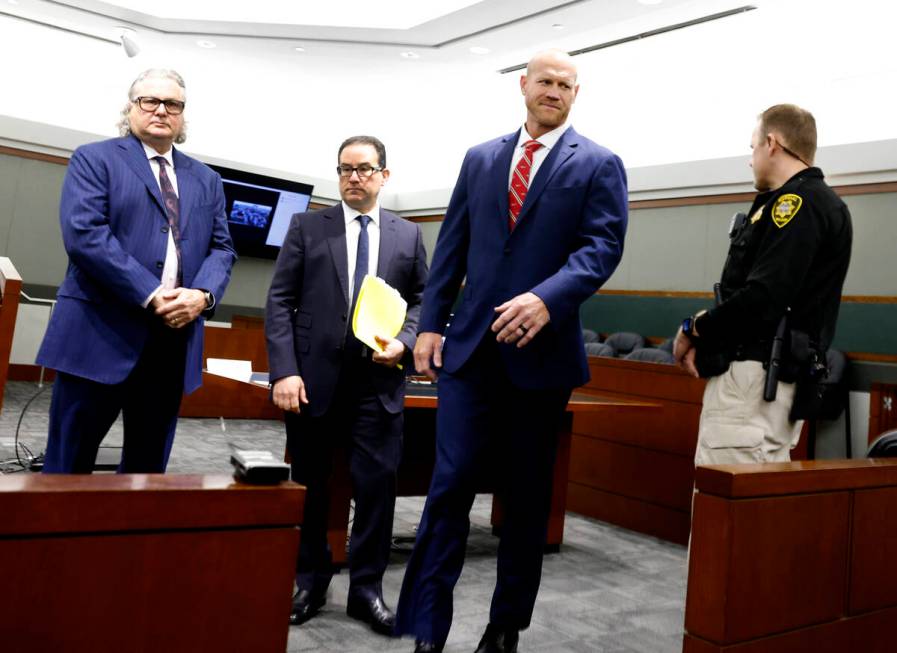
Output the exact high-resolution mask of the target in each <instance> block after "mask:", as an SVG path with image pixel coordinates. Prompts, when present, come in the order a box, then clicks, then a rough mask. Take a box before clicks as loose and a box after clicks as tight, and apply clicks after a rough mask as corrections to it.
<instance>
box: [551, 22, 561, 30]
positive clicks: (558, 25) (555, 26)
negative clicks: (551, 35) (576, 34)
mask: <svg viewBox="0 0 897 653" xmlns="http://www.w3.org/2000/svg"><path fill="white" fill-rule="evenodd" d="M552 27H553V28H554V29H564V25H563V23H555V24H554V25H552Z"/></svg>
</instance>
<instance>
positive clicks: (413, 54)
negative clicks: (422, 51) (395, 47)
mask: <svg viewBox="0 0 897 653" xmlns="http://www.w3.org/2000/svg"><path fill="white" fill-rule="evenodd" d="M400 56H402V57H405V58H406V59H420V55H419V54H418V53H417V52H412V51H411V50H406V51H405V52H401V53H400Z"/></svg>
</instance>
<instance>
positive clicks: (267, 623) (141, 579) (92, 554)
mask: <svg viewBox="0 0 897 653" xmlns="http://www.w3.org/2000/svg"><path fill="white" fill-rule="evenodd" d="M304 497H305V490H304V488H302V487H300V486H298V485H296V484H294V483H282V484H280V485H275V486H250V485H244V484H241V483H238V482H236V481H235V480H234V479H233V478H232V477H230V476H200V475H194V476H180V475H161V474H149V475H141V474H133V475H131V474H119V475H95V476H91V475H40V474H37V475H33V474H15V475H7V476H2V477H0V515H3V518H2V520H0V559H2V560H3V561H4V563H5V564H4V574H3V601H2V609H0V632H2V633H3V635H2V644H0V649H2V650H4V651H16V652H17V653H29V652H32V651H33V652H35V653H38V652H40V653H45V652H47V651H65V652H66V653H81V652H84V653H88V652H90V653H104V652H107V651H109V652H112V651H115V652H116V653H117V652H120V651H146V652H150V651H165V653H179V652H184V653H188V652H189V653H196V652H197V651H253V652H254V653H255V652H266V651H267V652H271V653H274V652H276V653H283V651H285V650H286V647H287V635H288V616H289V610H290V597H291V595H292V591H293V576H294V573H295V564H296V551H297V548H298V543H299V530H298V527H297V524H298V523H299V522H300V521H301V518H302V506H303V503H304Z"/></svg>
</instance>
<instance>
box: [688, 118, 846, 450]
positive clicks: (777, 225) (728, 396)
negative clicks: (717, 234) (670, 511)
mask: <svg viewBox="0 0 897 653" xmlns="http://www.w3.org/2000/svg"><path fill="white" fill-rule="evenodd" d="M751 148H752V150H753V153H752V155H751V164H750V165H751V167H752V168H753V172H754V185H755V187H756V188H757V190H758V191H760V192H759V194H758V195H757V197H756V198H755V199H754V203H753V205H752V206H751V209H750V213H748V214H747V216H744V215H742V214H739V216H740V219H736V220H735V224H733V226H732V229H731V232H730V237H731V244H730V247H729V255H728V258H727V260H726V264H725V267H724V268H723V274H722V279H721V282H720V291H721V292H720V293H719V295H718V304H717V305H716V306H715V307H714V308H712V309H710V310H709V311H702V312H701V313H699V314H697V315H695V316H693V317H688V318H686V319H685V320H684V321H683V323H682V328H680V330H679V332H678V334H677V335H676V341H675V345H674V352H673V353H674V356H675V357H676V360H677V362H679V364H680V365H681V366H682V367H683V368H685V369H686V370H687V371H689V372H690V373H691V374H693V375H694V376H705V377H711V378H710V379H709V381H708V383H707V387H706V389H705V391H704V406H703V410H702V411H701V420H700V427H699V431H698V446H697V451H696V453H695V463H696V464H698V465H708V464H731V463H752V462H774V461H788V460H790V451H791V449H793V448H794V446H795V445H796V444H797V441H798V438H799V437H800V429H801V425H802V422H801V421H800V420H799V419H797V418H798V417H800V416H801V415H800V414H799V413H800V412H801V411H800V410H796V411H794V412H792V404H793V403H794V399H795V390H796V388H804V387H812V385H813V380H814V377H813V375H814V374H815V375H816V376H817V377H818V376H820V375H824V367H823V366H822V365H823V364H824V361H825V351H826V349H827V348H828V346H829V344H830V343H831V341H832V338H833V336H834V332H835V322H836V321H837V317H838V308H839V306H840V303H841V288H842V286H843V284H844V277H845V276H846V274H847V267H848V264H849V262H850V248H851V241H852V233H853V231H852V226H851V221H850V212H849V211H848V210H847V206H846V205H845V204H844V202H842V201H841V199H840V198H839V197H838V196H837V195H836V194H835V192H834V191H833V190H832V189H831V188H830V187H829V186H828V185H827V184H826V183H825V181H824V180H823V179H824V178H823V174H822V171H821V170H820V169H819V168H816V167H813V157H814V155H815V153H816V121H815V120H814V118H813V116H812V114H811V113H810V112H808V111H806V110H804V109H801V108H800V107H797V106H795V105H793V104H779V105H776V106H773V107H770V108H769V109H767V110H766V111H764V112H763V113H762V114H761V115H760V116H759V121H758V124H757V127H756V129H755V130H754V133H753V137H752V138H751ZM736 218H738V216H736ZM783 317H784V318H785V320H784V321H783ZM777 341H778V345H777V346H776V347H775V348H774V346H773V345H774V344H775V343H776V342H777ZM779 348H781V355H780V356H779V355H778V353H776V354H773V350H774V349H775V350H776V351H777V352H778V350H779ZM776 356H778V358H776ZM771 359H775V360H774V361H773V360H771ZM770 367H772V368H774V369H775V370H776V371H777V372H778V380H777V381H776V379H775V378H773V379H771V380H770V381H771V383H770V385H769V388H768V389H767V392H766V394H767V396H766V400H764V389H765V388H764V386H765V385H766V381H767V369H768V368H770ZM795 381H796V382H797V383H795ZM773 394H774V399H772V400H769V399H770V398H771V396H772V395H773ZM804 394H805V393H804V392H802V391H801V392H799V393H798V396H804ZM812 394H813V393H812V390H811V391H810V392H809V393H808V395H807V396H810V395H812ZM799 403H801V404H802V403H803V401H801V402H799ZM794 408H798V406H797V405H795V406H794Z"/></svg>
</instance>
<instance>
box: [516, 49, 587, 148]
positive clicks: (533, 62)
mask: <svg viewBox="0 0 897 653" xmlns="http://www.w3.org/2000/svg"><path fill="white" fill-rule="evenodd" d="M520 91H521V92H522V93H523V97H524V98H525V100H526V131H527V132H529V135H530V137H531V138H539V137H540V136H542V135H543V134H547V133H548V132H550V131H552V130H554V129H557V128H558V127H560V126H561V125H563V124H564V123H565V122H566V121H567V116H568V115H569V114H570V108H571V107H572V106H573V102H574V101H575V100H576V94H577V93H579V84H577V83H576V65H575V64H574V63H573V58H572V57H571V56H570V55H569V54H567V53H566V52H564V51H563V50H543V51H542V52H539V53H537V54H536V55H535V56H533V58H532V59H530V60H529V63H528V64H527V66H526V74H525V75H522V76H521V77H520Z"/></svg>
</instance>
